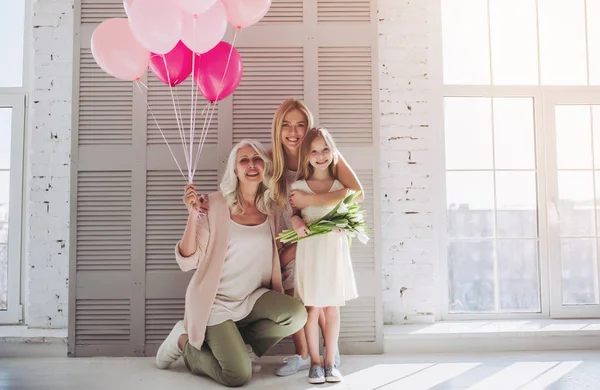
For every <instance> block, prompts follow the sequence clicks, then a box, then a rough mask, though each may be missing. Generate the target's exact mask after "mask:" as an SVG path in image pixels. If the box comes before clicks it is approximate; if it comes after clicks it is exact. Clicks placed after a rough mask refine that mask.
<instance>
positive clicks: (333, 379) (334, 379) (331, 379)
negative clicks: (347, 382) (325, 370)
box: [325, 376, 342, 383]
mask: <svg viewBox="0 0 600 390" xmlns="http://www.w3.org/2000/svg"><path fill="white" fill-rule="evenodd" d="M325 380H326V381H327V383H340V382H341V381H342V378H338V377H337V376H328V377H327V378H325Z"/></svg>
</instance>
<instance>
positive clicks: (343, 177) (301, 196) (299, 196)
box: [290, 153, 365, 209]
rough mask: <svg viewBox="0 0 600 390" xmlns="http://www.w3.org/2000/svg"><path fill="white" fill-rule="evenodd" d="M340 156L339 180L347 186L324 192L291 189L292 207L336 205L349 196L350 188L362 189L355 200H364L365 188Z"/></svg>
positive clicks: (353, 189)
mask: <svg viewBox="0 0 600 390" xmlns="http://www.w3.org/2000/svg"><path fill="white" fill-rule="evenodd" d="M338 156H339V161H338V168H337V174H338V180H339V181H340V183H342V185H343V186H344V187H345V188H344V189H341V190H337V191H332V192H326V193H323V194H309V193H307V192H304V191H300V190H294V191H291V192H290V204H291V205H292V207H294V208H299V209H303V208H305V207H308V206H335V205H336V204H338V203H340V202H341V201H342V200H344V198H346V196H348V190H352V191H360V195H358V196H357V197H356V198H355V199H354V201H355V202H361V201H362V200H364V198H365V197H364V190H363V187H362V185H361V184H360V181H359V180H358V177H357V176H356V173H354V171H353V170H352V168H351V167H350V165H348V163H347V162H346V160H345V159H344V157H343V156H342V155H341V154H340V153H338Z"/></svg>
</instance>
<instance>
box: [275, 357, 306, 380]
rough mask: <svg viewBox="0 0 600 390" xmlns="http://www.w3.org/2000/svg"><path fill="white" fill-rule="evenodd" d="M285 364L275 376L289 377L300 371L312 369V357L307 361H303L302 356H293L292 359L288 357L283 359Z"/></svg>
mask: <svg viewBox="0 0 600 390" xmlns="http://www.w3.org/2000/svg"><path fill="white" fill-rule="evenodd" d="M283 362H284V363H285V364H284V365H283V366H281V367H279V368H278V369H277V371H275V374H277V375H278V376H288V375H294V374H295V373H297V372H298V371H302V370H308V369H309V367H310V356H309V357H307V358H306V360H305V359H302V356H300V355H293V356H290V357H286V358H285V359H283Z"/></svg>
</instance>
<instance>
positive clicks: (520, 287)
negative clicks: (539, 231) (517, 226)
mask: <svg viewBox="0 0 600 390" xmlns="http://www.w3.org/2000/svg"><path fill="white" fill-rule="evenodd" d="M497 250H498V277H499V290H500V291H499V293H500V310H501V311H527V312H539V311H540V284H539V278H538V244H537V240H527V241H525V240H498V243H497Z"/></svg>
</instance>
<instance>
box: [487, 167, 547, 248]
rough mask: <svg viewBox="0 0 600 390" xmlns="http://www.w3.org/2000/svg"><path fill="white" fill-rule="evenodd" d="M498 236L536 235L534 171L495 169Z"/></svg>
mask: <svg viewBox="0 0 600 390" xmlns="http://www.w3.org/2000/svg"><path fill="white" fill-rule="evenodd" d="M496 202H497V206H496V207H497V218H498V237H511V238H516V237H519V238H520V237H530V238H536V237H537V235H538V234H537V198H536V181H535V172H533V171H532V172H496Z"/></svg>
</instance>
